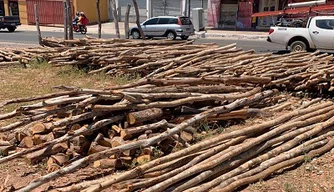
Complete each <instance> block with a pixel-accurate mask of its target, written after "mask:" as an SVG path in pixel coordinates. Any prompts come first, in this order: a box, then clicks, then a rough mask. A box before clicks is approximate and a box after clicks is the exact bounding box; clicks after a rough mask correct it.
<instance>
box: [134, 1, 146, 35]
mask: <svg viewBox="0 0 334 192" xmlns="http://www.w3.org/2000/svg"><path fill="white" fill-rule="evenodd" d="M133 6H134V7H135V11H136V24H137V27H138V30H139V33H140V36H141V38H142V39H143V40H145V34H144V31H143V29H142V28H141V25H140V15H139V8H138V3H137V0H133Z"/></svg>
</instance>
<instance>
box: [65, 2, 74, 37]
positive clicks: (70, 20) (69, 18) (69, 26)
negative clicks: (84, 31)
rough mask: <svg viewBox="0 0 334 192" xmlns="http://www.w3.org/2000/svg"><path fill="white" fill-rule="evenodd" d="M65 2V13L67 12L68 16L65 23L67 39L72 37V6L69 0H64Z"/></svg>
mask: <svg viewBox="0 0 334 192" xmlns="http://www.w3.org/2000/svg"><path fill="white" fill-rule="evenodd" d="M66 4H67V8H68V10H67V13H68V17H67V19H68V20H67V22H68V23H67V24H68V33H69V34H68V39H73V26H72V25H73V23H72V6H71V1H70V0H66Z"/></svg>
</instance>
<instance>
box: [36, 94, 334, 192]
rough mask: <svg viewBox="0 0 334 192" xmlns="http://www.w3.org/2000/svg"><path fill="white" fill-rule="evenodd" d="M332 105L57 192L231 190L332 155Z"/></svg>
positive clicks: (304, 109)
mask: <svg viewBox="0 0 334 192" xmlns="http://www.w3.org/2000/svg"><path fill="white" fill-rule="evenodd" d="M333 104H334V103H333V102H332V101H327V102H326V101H323V102H320V103H319V100H313V101H311V102H309V103H306V104H304V105H302V106H300V107H299V108H298V109H295V110H293V111H292V112H289V113H286V114H284V115H281V116H279V117H276V118H274V119H272V120H269V121H266V122H264V123H261V124H254V125H252V126H245V127H243V128H239V129H237V130H232V131H230V132H227V133H221V134H220V135H217V136H214V137H211V138H210V139H206V140H204V141H202V142H199V143H196V144H194V145H192V146H190V147H188V148H185V149H182V150H179V151H177V152H175V153H172V154H169V155H167V156H164V157H160V158H158V159H154V160H152V161H150V162H147V163H145V164H143V165H139V166H137V167H136V168H134V169H131V170H128V171H126V172H122V173H119V174H115V175H109V176H106V177H103V178H99V179H97V180H92V181H85V182H82V183H78V184H76V185H72V186H69V187H65V188H58V189H56V190H55V191H76V190H83V189H85V190H83V191H86V192H88V191H89V192H92V191H101V190H103V189H106V188H108V187H112V189H113V190H115V191H137V190H138V191H175V192H177V191H189V192H190V191H194V192H195V191H196V192H198V191H203V192H205V191H226V192H227V191H233V190H235V189H237V188H239V187H242V186H244V185H247V184H250V183H254V182H256V181H259V180H262V179H264V178H266V177H268V176H270V175H271V174H273V173H275V172H278V171H279V170H282V169H285V168H289V167H291V166H293V165H296V164H299V163H302V162H304V161H305V160H307V159H311V158H313V157H316V156H319V155H322V154H324V153H326V152H328V151H330V150H331V149H332V148H333V147H334V139H333V136H334V129H333V125H334V118H333V115H334V107H333ZM70 167H73V165H71V166H70ZM39 181H40V180H39Z"/></svg>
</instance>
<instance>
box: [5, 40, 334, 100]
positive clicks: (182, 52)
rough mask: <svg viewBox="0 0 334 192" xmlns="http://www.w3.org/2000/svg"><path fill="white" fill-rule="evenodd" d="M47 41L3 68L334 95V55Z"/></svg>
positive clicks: (12, 52) (164, 43)
mask: <svg viewBox="0 0 334 192" xmlns="http://www.w3.org/2000/svg"><path fill="white" fill-rule="evenodd" d="M43 42H44V44H45V45H47V46H46V47H35V48H27V49H20V50H17V49H6V50H0V67H1V66H3V67H4V66H6V67H7V66H12V65H20V64H23V66H27V65H28V66H29V63H30V62H32V61H34V62H35V61H36V60H37V61H41V60H46V61H47V62H49V63H50V64H51V65H52V66H55V67H57V66H65V65H71V66H76V67H79V68H81V69H86V70H87V71H88V73H89V74H97V73H107V74H110V75H122V74H126V75H127V76H141V77H143V78H152V77H153V78H171V77H221V76H224V77H225V76H226V75H228V76H243V75H248V76H256V77H267V78H268V79H270V80H271V82H269V83H268V84H266V86H267V87H268V88H278V89H287V90H293V91H309V92H316V93H319V94H323V93H328V92H333V91H334V75H333V71H334V67H333V55H329V54H327V53H322V54H321V53H319V52H314V53H306V52H295V53H290V54H285V55H274V54H272V53H262V54H257V53H255V51H254V50H248V51H243V50H242V49H240V48H236V44H231V45H227V46H224V47H219V46H218V45H216V44H211V43H209V44H199V45H196V44H193V41H168V40H149V41H135V40H125V39H93V38H84V39H74V40H66V41H64V40H61V39H55V38H46V39H43ZM68 45H71V46H70V47H69V46H68Z"/></svg>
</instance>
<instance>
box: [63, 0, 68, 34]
mask: <svg viewBox="0 0 334 192" xmlns="http://www.w3.org/2000/svg"><path fill="white" fill-rule="evenodd" d="M63 3H64V39H65V40H67V39H68V24H67V21H68V19H67V18H68V11H67V5H66V1H65V0H64V2H63Z"/></svg>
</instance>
